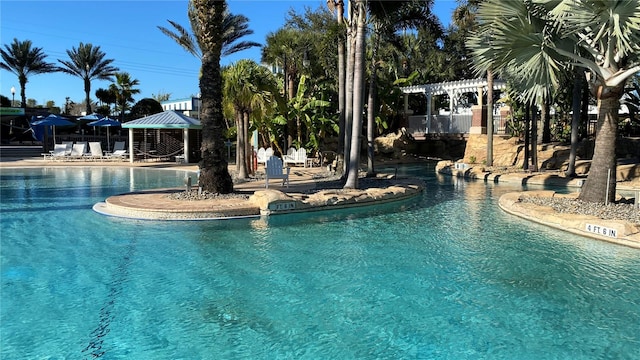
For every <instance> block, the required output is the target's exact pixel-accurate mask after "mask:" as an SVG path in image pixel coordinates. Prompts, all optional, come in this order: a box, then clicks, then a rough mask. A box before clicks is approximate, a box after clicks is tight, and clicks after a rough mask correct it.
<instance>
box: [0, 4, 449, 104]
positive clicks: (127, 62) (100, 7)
mask: <svg viewBox="0 0 640 360" xmlns="http://www.w3.org/2000/svg"><path fill="white" fill-rule="evenodd" d="M187 4H188V1H187V0H182V1H168V0H167V1H164V0H138V1H113V0H108V1H107V0H93V1H91V0H84V1H31V0H18V1H11V0H2V1H1V2H0V40H1V42H2V47H3V48H4V46H5V45H6V44H10V43H11V42H13V39H14V38H17V39H18V40H21V41H23V40H31V41H32V42H33V46H37V47H41V48H42V49H43V50H44V52H45V54H47V55H48V56H47V61H49V62H55V63H57V59H68V56H67V54H66V50H67V49H71V48H72V47H76V48H77V47H78V44H79V43H80V42H84V43H91V44H93V45H97V46H100V48H101V50H102V51H104V52H105V53H106V55H107V58H109V59H114V60H115V61H114V63H113V65H115V66H117V67H118V68H120V71H126V72H128V73H130V74H131V76H132V77H133V78H134V79H138V80H139V81H140V85H139V89H140V90H141V92H140V94H138V95H136V96H135V99H136V101H137V100H140V99H142V98H145V97H151V96H152V95H153V94H158V93H169V94H171V97H172V98H174V99H176V98H184V97H189V96H191V95H193V94H197V93H198V72H199V68H200V64H199V61H198V60H197V59H196V58H194V57H193V56H191V55H189V54H188V53H186V52H185V51H184V50H182V48H180V47H179V46H178V45H177V44H176V43H175V42H173V41H172V40H171V39H169V38H168V37H166V36H165V35H164V34H162V33H161V32H160V31H159V30H158V28H157V26H158V25H161V26H169V24H168V22H167V20H173V21H176V22H178V23H180V24H182V25H184V26H185V27H187V28H188V20H187ZM227 4H228V6H229V9H230V11H231V12H232V13H234V14H243V15H245V16H246V17H248V18H249V26H250V28H251V29H252V30H253V31H254V34H253V35H252V36H251V37H248V40H252V41H255V42H258V43H264V41H265V38H266V35H267V34H268V33H270V32H274V31H276V30H277V29H278V28H280V27H281V26H282V25H283V24H284V22H285V18H286V15H287V13H288V11H289V9H290V8H294V9H296V10H297V11H298V12H299V13H302V12H303V11H304V8H305V6H306V7H310V8H312V9H316V8H317V7H319V6H322V7H324V6H326V1H325V0H228V1H227ZM455 6H456V2H455V0H435V8H434V12H435V13H436V15H438V17H439V18H440V21H441V22H442V23H443V24H447V23H448V22H449V20H450V17H451V11H452V9H453V8H455ZM241 58H249V59H253V60H255V61H257V62H259V61H260V49H258V48H255V49H251V50H246V51H243V52H241V53H239V54H236V55H234V56H230V57H227V58H223V59H222V60H221V62H222V64H223V65H226V64H229V63H232V62H234V61H237V60H238V59H241ZM109 84H110V83H109V82H108V81H98V80H94V81H93V82H92V83H91V98H92V99H94V100H95V96H94V93H95V90H96V89H98V88H106V87H108V86H109ZM12 86H15V88H16V99H18V98H19V91H20V90H19V83H18V79H17V77H16V76H15V75H14V74H12V73H10V72H7V71H4V70H0V93H1V94H2V95H4V96H6V97H8V98H9V99H11V90H10V89H11V87H12ZM26 95H27V98H32V99H35V100H36V101H37V103H38V104H41V105H42V104H45V103H46V102H47V101H49V100H53V101H55V104H56V105H57V106H60V107H62V106H63V105H64V102H65V97H67V96H68V97H70V98H71V100H72V101H74V102H78V103H79V102H82V101H83V99H84V90H83V83H82V80H81V79H80V78H78V77H74V76H71V75H67V74H62V73H54V74H40V75H32V76H30V77H29V82H28V83H27V86H26Z"/></svg>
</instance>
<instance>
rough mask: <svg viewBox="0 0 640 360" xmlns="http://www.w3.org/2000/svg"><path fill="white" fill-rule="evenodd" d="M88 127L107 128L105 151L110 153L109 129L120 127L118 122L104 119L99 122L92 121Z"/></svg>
mask: <svg viewBox="0 0 640 360" xmlns="http://www.w3.org/2000/svg"><path fill="white" fill-rule="evenodd" d="M87 125H89V126H105V127H106V128H107V151H111V141H110V140H109V128H110V127H113V126H122V124H120V121H118V120H114V119H111V118H109V117H104V118H102V119H100V120H96V121H92V122H90V123H88V124H87Z"/></svg>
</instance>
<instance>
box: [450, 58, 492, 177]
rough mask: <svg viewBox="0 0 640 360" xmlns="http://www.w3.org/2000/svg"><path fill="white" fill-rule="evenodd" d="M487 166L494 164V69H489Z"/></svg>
mask: <svg viewBox="0 0 640 360" xmlns="http://www.w3.org/2000/svg"><path fill="white" fill-rule="evenodd" d="M451 110H452V111H453V109H451ZM487 166H493V71H492V70H491V69H489V70H487Z"/></svg>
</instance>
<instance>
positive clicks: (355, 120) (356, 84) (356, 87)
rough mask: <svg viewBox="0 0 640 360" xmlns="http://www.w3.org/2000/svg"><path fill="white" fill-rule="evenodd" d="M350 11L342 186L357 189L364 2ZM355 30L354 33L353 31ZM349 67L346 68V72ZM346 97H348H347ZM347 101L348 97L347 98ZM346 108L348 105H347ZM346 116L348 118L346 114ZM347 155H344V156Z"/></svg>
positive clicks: (363, 60)
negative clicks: (347, 145)
mask: <svg viewBox="0 0 640 360" xmlns="http://www.w3.org/2000/svg"><path fill="white" fill-rule="evenodd" d="M351 10H352V11H353V17H352V18H351V22H352V23H351V27H352V30H351V31H352V32H354V35H355V37H354V38H352V44H353V45H352V47H351V49H350V52H352V53H353V55H350V57H352V59H353V60H352V61H353V68H352V69H353V86H352V88H351V89H352V90H353V97H352V99H353V107H352V110H353V111H352V122H351V125H352V129H351V136H350V139H349V140H350V142H351V144H350V148H349V154H348V155H349V160H348V165H347V180H346V182H345V184H344V188H345V189H357V188H358V168H359V166H360V132H361V130H362V110H363V108H364V67H365V59H364V48H365V41H366V40H365V38H366V24H367V9H366V1H364V0H356V2H355V4H354V6H352V8H351ZM354 30H355V31H354ZM348 69H349V67H348V66H347V71H348ZM347 96H348V95H347ZM347 101H348V97H347ZM347 106H348V105H347ZM347 116H349V115H348V114H347ZM346 155H347V154H345V156H346Z"/></svg>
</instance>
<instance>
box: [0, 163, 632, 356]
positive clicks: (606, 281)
mask: <svg viewBox="0 0 640 360" xmlns="http://www.w3.org/2000/svg"><path fill="white" fill-rule="evenodd" d="M399 173H400V174H409V175H414V176H420V177H422V178H424V179H425V180H426V181H427V188H426V191H425V193H424V195H423V196H422V197H421V198H419V199H415V200H413V201H405V202H402V203H399V204H392V205H385V206H379V207H374V208H364V209H357V210H349V211H336V212H323V213H311V214H303V215H295V216H289V215H286V216H280V217H272V218H270V219H268V220H260V219H251V220H250V219H245V220H234V221H218V222H208V221H193V222H154V221H138V220H127V219H119V218H111V217H106V216H103V215H99V214H97V213H95V212H93V211H92V210H91V207H92V206H93V204H95V203H96V202H100V201H103V200H104V199H105V198H106V197H108V196H110V195H113V194H117V193H122V192H127V191H131V190H139V189H147V188H154V187H168V186H176V185H180V184H182V179H183V178H184V173H181V172H175V171H168V170H151V169H100V168H66V169H60V168H44V169H22V170H9V169H2V171H1V173H0V200H1V206H2V208H1V211H2V212H1V219H0V224H1V226H2V233H1V247H0V260H1V262H0V270H1V280H2V288H1V293H0V296H1V298H0V311H1V313H0V315H1V318H0V349H1V350H0V358H2V359H3V360H8V359H91V358H103V359H632V358H638V349H640V276H639V275H640V251H638V250H634V249H629V248H625V247H621V246H617V245H612V244H608V243H603V242H599V241H595V240H591V239H587V238H582V237H578V236H574V235H571V234H568V233H563V232H560V231H558V230H554V229H550V228H546V227H543V226H539V225H536V224H533V223H529V222H525V221H523V220H520V219H517V218H514V217H512V216H510V215H507V214H505V213H503V212H502V211H501V210H500V209H499V208H498V207H497V198H498V196H499V195H500V194H502V193H504V192H507V191H513V190H518V189H519V187H518V188H516V187H513V186H510V185H502V184H484V183H482V182H466V181H461V180H458V179H452V178H448V177H438V176H436V175H435V174H434V171H433V166H432V165H429V164H427V165H413V166H406V167H402V168H400V169H399Z"/></svg>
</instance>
